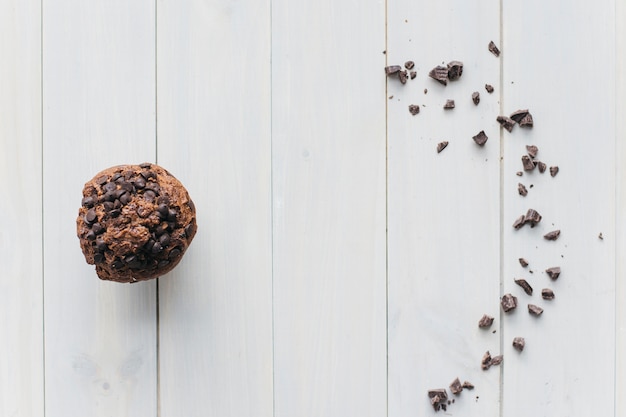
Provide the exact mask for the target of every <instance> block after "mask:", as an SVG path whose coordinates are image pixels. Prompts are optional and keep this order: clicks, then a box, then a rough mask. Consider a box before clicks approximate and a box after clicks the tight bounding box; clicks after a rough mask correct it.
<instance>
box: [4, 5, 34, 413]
mask: <svg viewBox="0 0 626 417" xmlns="http://www.w3.org/2000/svg"><path fill="white" fill-rule="evenodd" d="M40 21H41V7H40V2H39V1H31V0H28V1H21V0H19V1H18V0H11V1H3V2H0V57H1V58H0V195H2V196H3V202H2V204H1V205H0V206H1V207H2V208H1V210H0V213H1V217H2V220H1V221H0V225H1V227H0V262H1V264H2V272H1V273H0V341H1V342H0V415H2V416H7V417H18V416H19V417H22V416H24V417H26V416H34V415H43V393H44V391H43V375H44V372H43V371H44V368H43V285H42V273H43V271H42V250H41V238H42V224H41V163H40V162H41V25H40Z"/></svg>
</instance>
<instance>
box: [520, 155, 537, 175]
mask: <svg viewBox="0 0 626 417" xmlns="http://www.w3.org/2000/svg"><path fill="white" fill-rule="evenodd" d="M522 165H523V166H524V171H532V170H533V169H535V163H534V162H533V160H532V159H531V157H530V156H528V155H523V156H522Z"/></svg>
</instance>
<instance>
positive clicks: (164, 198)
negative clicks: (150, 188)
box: [157, 195, 170, 206]
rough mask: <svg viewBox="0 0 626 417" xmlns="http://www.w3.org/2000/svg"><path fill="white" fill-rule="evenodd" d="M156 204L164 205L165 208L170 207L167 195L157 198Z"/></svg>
mask: <svg viewBox="0 0 626 417" xmlns="http://www.w3.org/2000/svg"><path fill="white" fill-rule="evenodd" d="M157 204H165V205H166V206H169V205H170V198H169V197H168V196H167V195H162V196H159V198H157Z"/></svg>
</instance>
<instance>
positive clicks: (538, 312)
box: [528, 304, 543, 316]
mask: <svg viewBox="0 0 626 417" xmlns="http://www.w3.org/2000/svg"><path fill="white" fill-rule="evenodd" d="M528 312H529V313H530V314H531V315H533V316H539V315H541V313H543V308H541V307H539V306H536V305H534V304H528Z"/></svg>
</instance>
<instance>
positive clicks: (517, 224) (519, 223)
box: [513, 214, 525, 229]
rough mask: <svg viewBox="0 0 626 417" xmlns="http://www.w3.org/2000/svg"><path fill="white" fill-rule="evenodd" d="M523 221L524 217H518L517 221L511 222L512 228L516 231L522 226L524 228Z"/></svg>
mask: <svg viewBox="0 0 626 417" xmlns="http://www.w3.org/2000/svg"><path fill="white" fill-rule="evenodd" d="M524 219H525V217H524V215H523V214H522V215H521V216H519V217H518V218H517V220H515V221H514V222H513V227H514V228H516V229H519V228H521V227H522V226H524V224H525V223H524Z"/></svg>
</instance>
